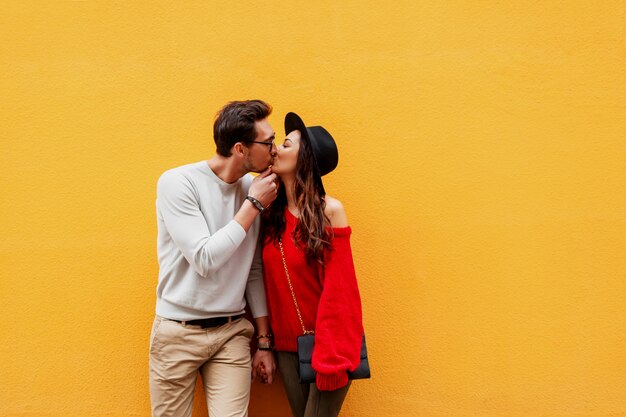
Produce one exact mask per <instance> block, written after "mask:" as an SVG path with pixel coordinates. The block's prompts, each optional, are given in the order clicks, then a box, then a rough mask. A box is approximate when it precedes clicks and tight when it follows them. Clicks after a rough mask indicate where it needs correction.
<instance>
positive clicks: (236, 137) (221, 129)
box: [213, 100, 272, 157]
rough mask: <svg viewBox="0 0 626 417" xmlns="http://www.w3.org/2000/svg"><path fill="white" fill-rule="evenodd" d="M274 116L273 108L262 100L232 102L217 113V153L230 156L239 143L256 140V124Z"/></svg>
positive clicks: (214, 129) (215, 135) (215, 138)
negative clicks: (271, 115)
mask: <svg viewBox="0 0 626 417" xmlns="http://www.w3.org/2000/svg"><path fill="white" fill-rule="evenodd" d="M270 114H272V106H270V105H269V104H267V103H266V102H264V101H262V100H246V101H231V102H230V103H228V104H226V105H225V106H224V107H222V109H221V110H220V111H219V112H218V113H217V115H216V118H215V123H213V140H215V145H217V151H216V152H217V153H218V154H219V155H221V156H226V157H228V156H230V155H231V149H232V147H233V145H234V144H235V143H237V142H249V141H252V140H254V139H255V138H256V135H257V132H256V127H255V125H254V123H255V122H257V121H259V120H263V119H265V118H266V117H268V116H269V115H270Z"/></svg>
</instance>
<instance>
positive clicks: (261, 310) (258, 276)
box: [246, 239, 268, 319]
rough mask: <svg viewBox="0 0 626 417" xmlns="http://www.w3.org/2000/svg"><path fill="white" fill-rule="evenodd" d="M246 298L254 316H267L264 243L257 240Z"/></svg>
mask: <svg viewBox="0 0 626 417" xmlns="http://www.w3.org/2000/svg"><path fill="white" fill-rule="evenodd" d="M246 299H247V300H248V304H249V305H250V311H251V312H252V317H254V318H255V319H256V318H257V317H264V316H267V314H268V313H267V304H266V301H265V286H264V283H263V245H262V243H261V242H260V239H259V242H257V246H256V250H255V251H254V259H253V260H252V266H251V267H250V275H248V284H247V286H246Z"/></svg>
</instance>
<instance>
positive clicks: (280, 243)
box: [278, 239, 315, 334]
mask: <svg viewBox="0 0 626 417" xmlns="http://www.w3.org/2000/svg"><path fill="white" fill-rule="evenodd" d="M278 246H279V247H280V256H282V258H283V266H284V267H285V275H287V282H288V283H289V289H290V290H291V296H292V297H293V304H294V305H295V306H296V313H298V319H300V326H302V333H303V334H314V333H315V332H314V331H313V330H306V329H305V328H304V321H302V314H300V309H299V308H298V300H296V293H295V292H294V291H293V286H292V285H291V278H289V270H288V269H287V261H286V260H285V251H284V250H283V242H282V240H281V239H278Z"/></svg>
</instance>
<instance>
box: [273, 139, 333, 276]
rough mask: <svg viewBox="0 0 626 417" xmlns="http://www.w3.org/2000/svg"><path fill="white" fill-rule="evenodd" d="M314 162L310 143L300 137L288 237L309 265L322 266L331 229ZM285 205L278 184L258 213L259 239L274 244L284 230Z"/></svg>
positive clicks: (329, 246)
mask: <svg viewBox="0 0 626 417" xmlns="http://www.w3.org/2000/svg"><path fill="white" fill-rule="evenodd" d="M314 164H315V162H314V161H313V151H312V150H311V145H309V143H308V141H306V140H304V139H301V140H300V149H299V150H298V160H297V163H296V178H295V181H294V188H295V190H294V195H295V196H296V205H297V207H298V213H299V217H298V223H297V225H296V228H295V230H294V233H293V236H292V238H293V239H294V241H295V243H296V246H299V247H300V248H301V249H302V251H303V252H304V253H305V256H306V259H307V261H308V262H309V263H310V264H312V265H314V264H321V265H324V251H330V250H331V244H330V240H331V239H332V229H330V220H329V219H328V217H327V216H326V214H325V213H324V209H325V208H326V200H325V197H326V196H325V195H322V193H321V190H320V188H319V187H318V185H317V181H319V179H318V178H316V175H317V174H316V173H315V172H316V170H315V166H314ZM286 207H287V194H286V192H285V185H284V184H283V183H281V184H280V186H279V188H278V196H277V197H276V199H275V200H274V202H273V203H272V204H271V205H270V206H269V207H268V208H267V210H264V211H263V214H262V216H261V217H262V223H263V227H262V229H261V230H262V232H261V233H262V234H261V236H262V237H261V238H262V239H263V242H264V243H266V244H268V243H273V244H274V245H277V244H278V240H279V239H280V237H281V236H282V234H283V233H284V232H285V209H286Z"/></svg>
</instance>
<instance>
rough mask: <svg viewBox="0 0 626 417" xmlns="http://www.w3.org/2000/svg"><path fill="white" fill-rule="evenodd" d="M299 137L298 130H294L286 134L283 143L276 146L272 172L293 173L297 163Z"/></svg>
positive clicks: (278, 173)
mask: <svg viewBox="0 0 626 417" xmlns="http://www.w3.org/2000/svg"><path fill="white" fill-rule="evenodd" d="M300 138H301V135H300V131H299V130H294V131H293V132H290V133H289V134H288V135H287V137H286V138H285V141H284V142H283V144H282V145H280V146H279V147H278V150H277V152H276V157H275V158H274V165H272V172H274V173H276V174H277V175H290V174H295V172H296V167H297V165H298V152H299V150H300Z"/></svg>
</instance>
